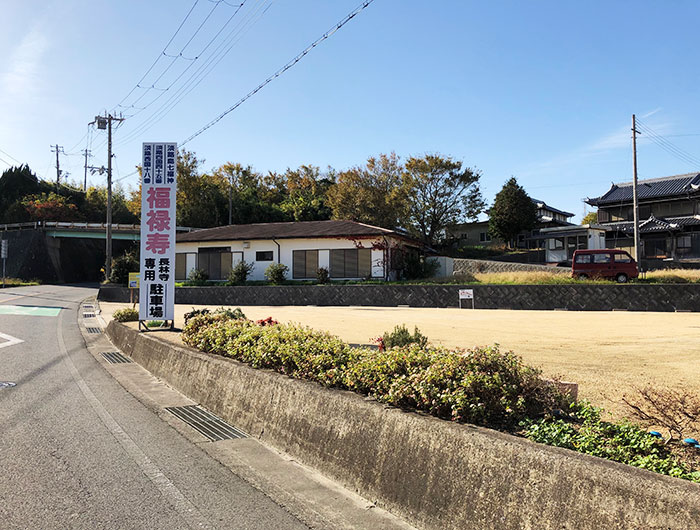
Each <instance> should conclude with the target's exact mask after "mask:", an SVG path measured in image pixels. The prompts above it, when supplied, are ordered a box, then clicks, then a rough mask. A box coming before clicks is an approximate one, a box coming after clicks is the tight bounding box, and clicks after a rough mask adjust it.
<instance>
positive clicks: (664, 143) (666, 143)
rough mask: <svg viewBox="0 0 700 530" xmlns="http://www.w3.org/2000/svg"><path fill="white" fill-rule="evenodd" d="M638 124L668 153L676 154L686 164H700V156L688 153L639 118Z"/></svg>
mask: <svg viewBox="0 0 700 530" xmlns="http://www.w3.org/2000/svg"><path fill="white" fill-rule="evenodd" d="M637 125H638V126H639V128H640V129H641V130H642V132H643V133H644V134H646V135H648V138H649V139H650V140H651V141H652V142H654V143H655V144H656V145H657V146H659V147H660V148H662V149H663V150H665V151H666V152H667V153H669V154H671V155H673V156H675V157H676V158H678V159H679V160H682V161H683V162H685V163H686V164H690V165H691V166H695V167H698V166H700V158H697V157H695V156H694V155H692V154H690V153H688V152H687V151H685V150H683V149H681V148H680V147H678V146H677V145H675V144H674V143H672V142H671V141H670V140H667V139H666V138H664V137H663V136H662V135H660V134H659V133H657V132H656V131H654V129H652V128H651V127H649V126H648V125H646V124H644V123H641V122H640V121H639V120H637Z"/></svg>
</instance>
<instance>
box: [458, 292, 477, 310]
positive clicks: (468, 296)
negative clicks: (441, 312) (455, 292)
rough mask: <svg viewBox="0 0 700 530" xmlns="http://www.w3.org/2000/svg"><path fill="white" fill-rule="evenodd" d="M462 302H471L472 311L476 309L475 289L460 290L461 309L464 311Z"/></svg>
mask: <svg viewBox="0 0 700 530" xmlns="http://www.w3.org/2000/svg"><path fill="white" fill-rule="evenodd" d="M462 300H471V301H472V309H474V289H460V290H459V308H460V309H462Z"/></svg>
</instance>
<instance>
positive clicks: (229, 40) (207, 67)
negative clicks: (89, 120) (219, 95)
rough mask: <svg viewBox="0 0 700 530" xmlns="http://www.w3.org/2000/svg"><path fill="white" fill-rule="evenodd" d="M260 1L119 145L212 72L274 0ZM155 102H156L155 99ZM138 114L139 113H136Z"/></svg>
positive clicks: (133, 137)
mask: <svg viewBox="0 0 700 530" xmlns="http://www.w3.org/2000/svg"><path fill="white" fill-rule="evenodd" d="M258 2H259V3H258V7H257V10H256V8H253V9H252V10H250V11H249V12H248V13H247V14H246V15H244V18H243V19H242V20H240V22H239V23H238V24H237V25H236V26H234V27H233V28H232V29H231V31H230V32H229V34H228V35H227V36H226V38H225V39H224V40H223V41H222V42H221V43H220V44H219V45H218V46H217V47H216V48H215V49H214V50H213V51H212V53H211V55H210V56H209V58H208V59H207V60H206V61H205V62H204V63H203V64H201V65H200V66H199V68H198V69H197V70H196V71H195V72H193V73H192V75H191V76H190V77H189V78H188V79H187V80H185V81H184V82H183V83H182V85H181V86H180V87H178V88H177V89H176V90H174V91H173V92H172V93H171V94H170V97H169V99H167V100H166V101H165V102H163V103H162V104H161V106H160V107H158V108H157V109H156V110H155V111H153V112H152V113H151V114H150V115H149V116H148V117H147V118H145V119H144V121H143V122H142V123H141V124H140V125H138V126H137V128H136V129H135V130H132V131H131V132H130V133H129V134H127V135H126V136H125V137H123V138H122V139H121V140H120V141H119V142H118V144H117V145H124V144H128V143H130V142H131V141H133V140H134V139H135V138H137V137H138V136H140V135H141V134H142V133H143V132H145V131H147V130H148V129H150V128H151V127H152V126H153V125H155V124H156V123H158V122H159V121H160V120H161V119H162V118H163V117H165V115H166V114H168V113H169V112H170V111H172V110H173V109H174V108H175V107H176V106H177V105H178V104H179V103H180V102H181V101H182V100H183V99H184V98H185V97H186V96H187V95H188V94H189V93H190V92H192V91H193V90H194V89H195V88H196V87H197V86H199V84H200V83H201V82H202V81H203V80H204V78H205V77H206V76H207V75H208V74H209V73H211V71H212V70H213V69H214V68H215V67H216V65H217V64H219V62H221V60H223V58H224V57H225V56H226V55H227V54H228V53H229V52H230V51H231V49H233V47H234V46H235V45H236V44H237V43H238V42H239V41H240V40H241V38H242V37H243V35H244V34H245V32H247V31H248V30H249V29H250V28H251V27H252V26H253V25H254V24H255V23H256V22H257V21H258V20H259V19H260V18H261V17H262V16H263V15H264V14H265V12H266V11H267V10H268V9H269V7H270V6H271V5H272V0H262V1H260V0H258ZM266 4H267V5H266ZM222 29H223V28H222ZM186 71H187V70H185V71H184V72H183V73H182V74H181V75H180V76H179V77H178V79H176V80H175V81H178V80H179V78H180V77H182V75H184V74H185V73H186ZM159 97H160V96H159ZM156 99H158V98H156ZM153 102H155V100H154V101H153ZM136 114H137V113H135V114H134V115H136ZM132 116H133V115H132Z"/></svg>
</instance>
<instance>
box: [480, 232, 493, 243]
mask: <svg viewBox="0 0 700 530" xmlns="http://www.w3.org/2000/svg"><path fill="white" fill-rule="evenodd" d="M479 241H481V242H482V243H483V242H486V243H488V242H489V241H491V234H489V233H488V232H480V233H479Z"/></svg>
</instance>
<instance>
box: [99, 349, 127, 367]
mask: <svg viewBox="0 0 700 530" xmlns="http://www.w3.org/2000/svg"><path fill="white" fill-rule="evenodd" d="M101 353H102V357H104V358H105V359H106V360H107V361H108V362H110V363H112V364H121V363H130V362H131V359H129V358H128V357H124V356H123V355H122V354H121V353H119V352H118V351H103V352H101Z"/></svg>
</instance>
